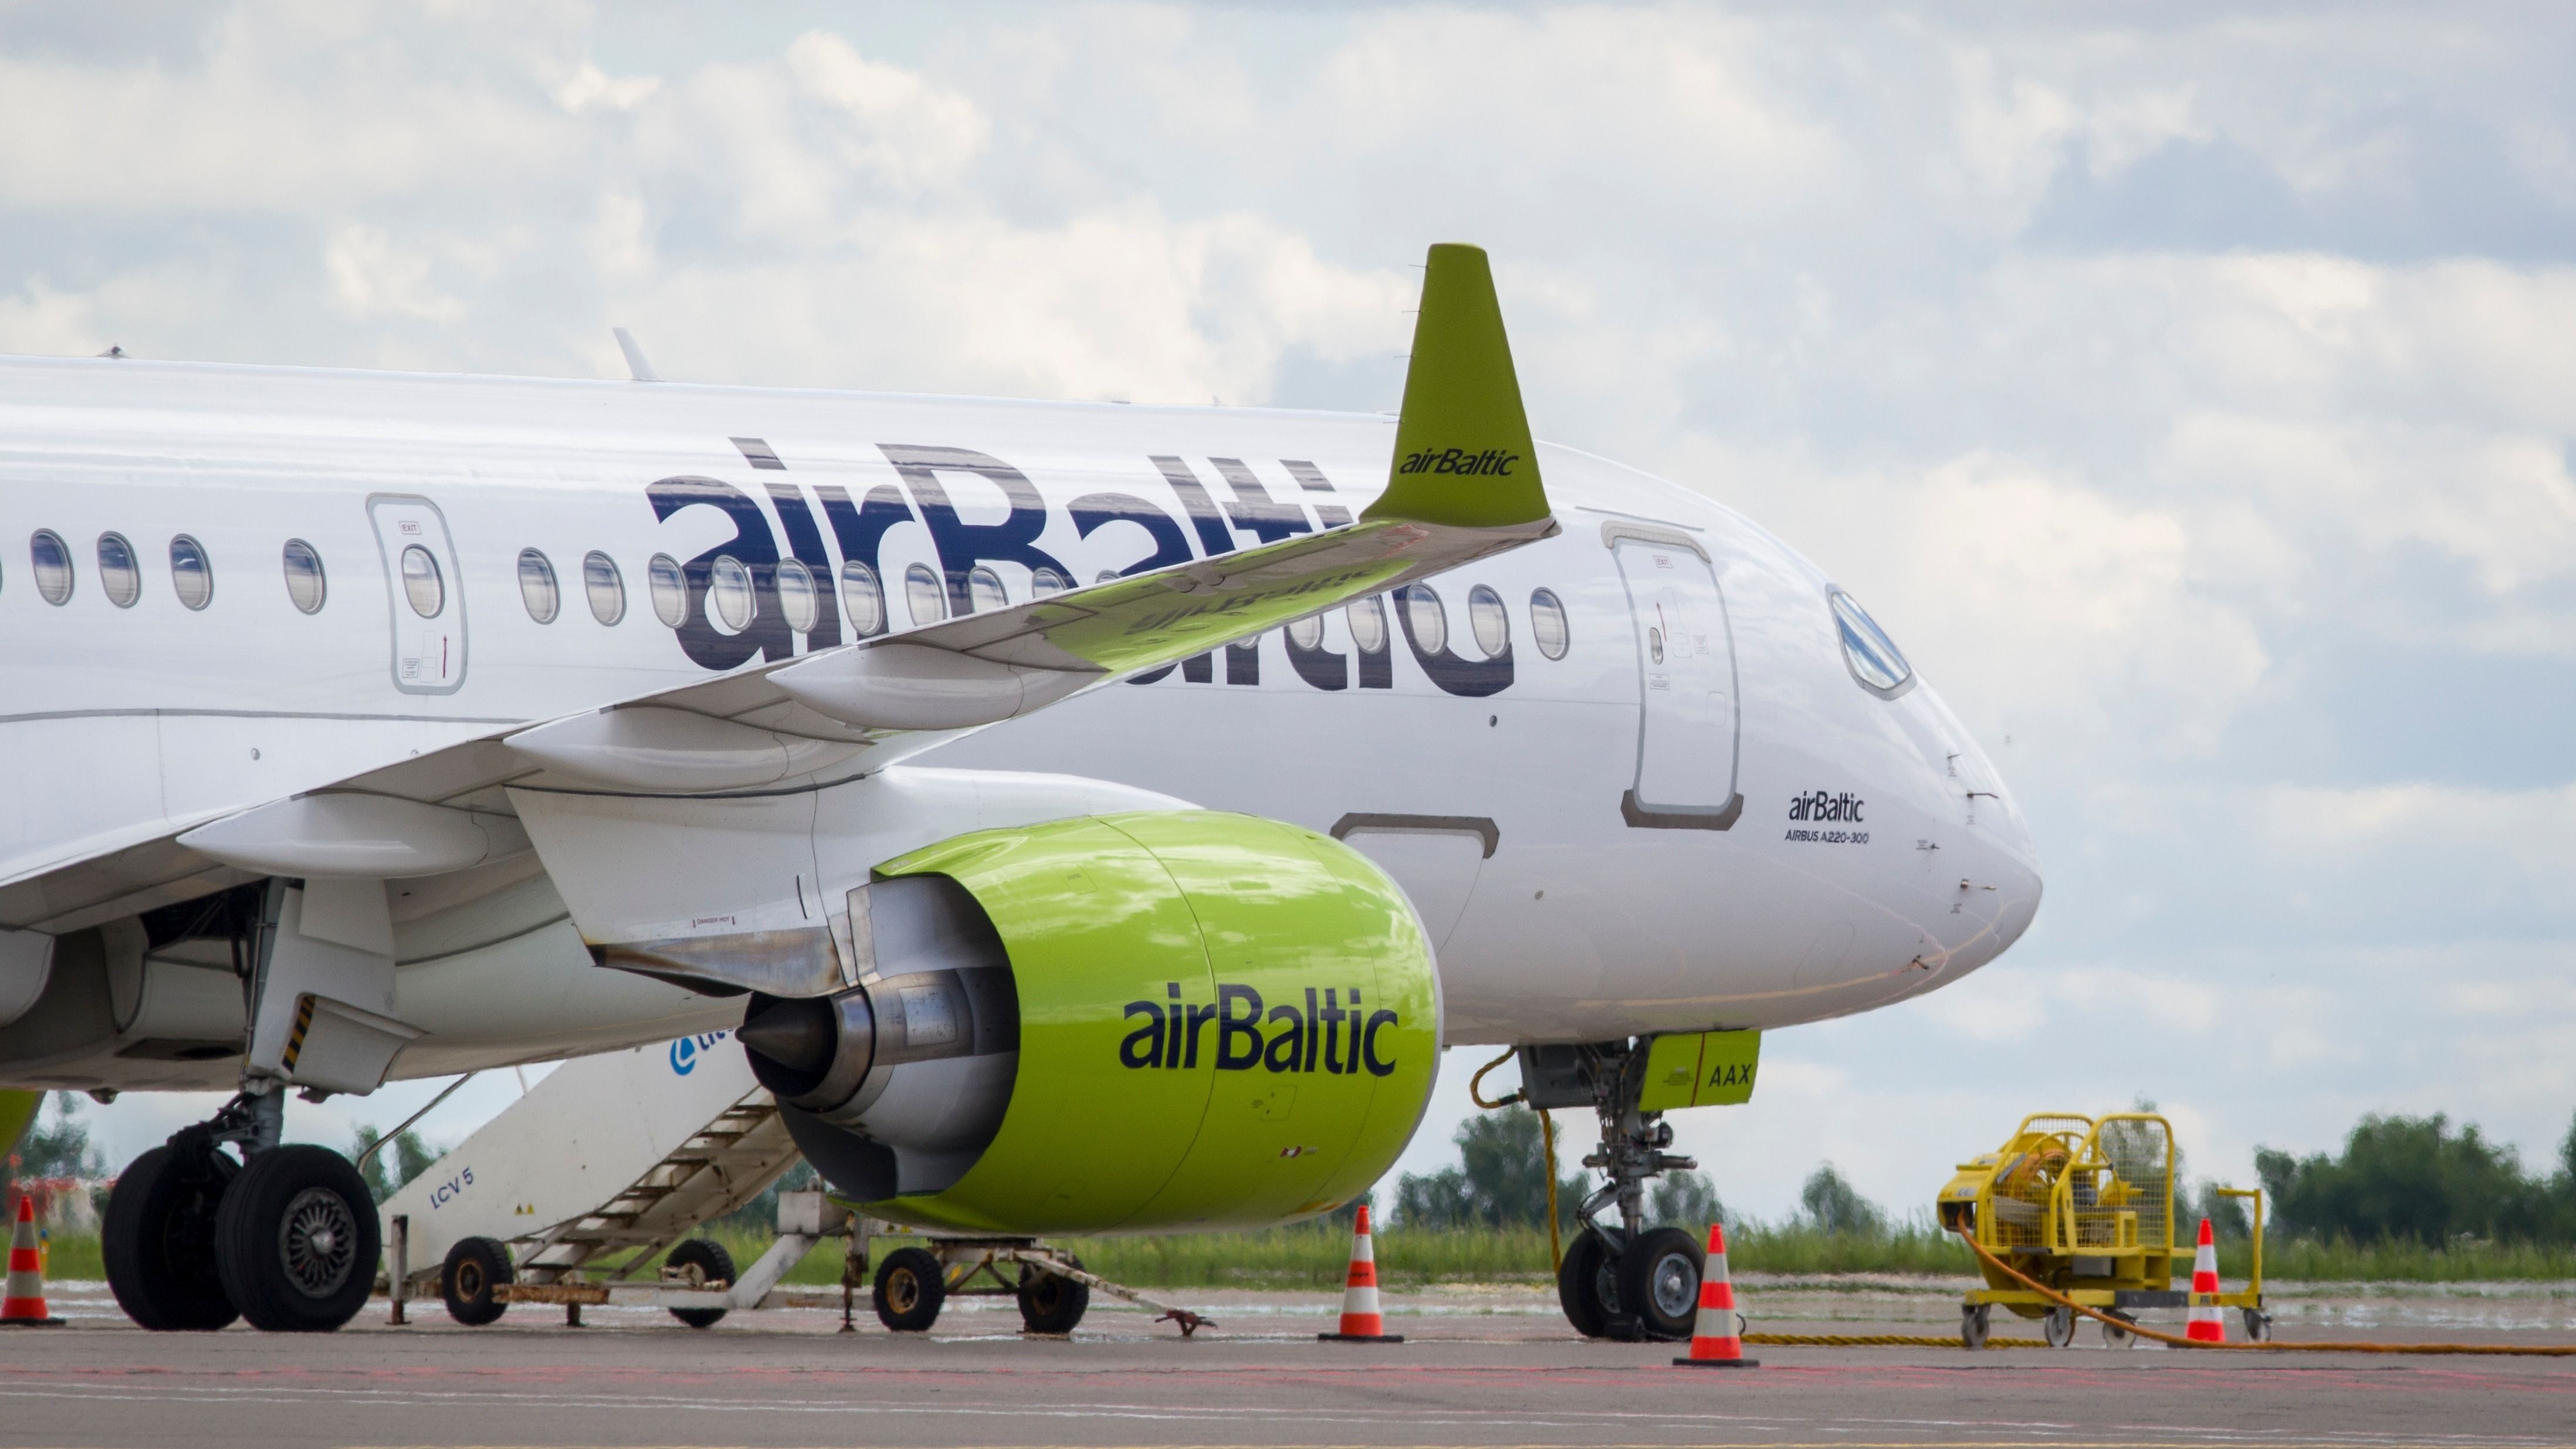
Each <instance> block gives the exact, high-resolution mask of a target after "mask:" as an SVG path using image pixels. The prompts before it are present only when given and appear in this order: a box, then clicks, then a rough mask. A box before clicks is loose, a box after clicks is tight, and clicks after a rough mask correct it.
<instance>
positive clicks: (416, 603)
mask: <svg viewBox="0 0 2576 1449" xmlns="http://www.w3.org/2000/svg"><path fill="white" fill-rule="evenodd" d="M367 516H368V518H369V519H370V520H371V521H372V522H373V523H374V524H375V528H376V547H377V549H378V550H379V551H380V552H381V553H382V554H383V556H384V561H385V587H386V590H387V592H388V594H389V597H388V598H387V599H386V605H387V607H388V608H390V609H391V610H392V618H393V674H394V688H396V689H399V690H401V691H403V692H404V693H406V694H453V693H455V692H456V691H457V690H458V689H459V688H461V687H462V686H463V685H464V683H465V590H464V587H463V586H464V582H465V577H464V571H463V570H461V569H459V568H458V567H457V563H456V545H455V542H454V541H453V540H452V539H450V538H449V537H448V534H447V519H446V517H445V516H444V515H442V514H440V512H439V511H438V505H437V504H435V503H432V502H430V501H429V500H428V499H426V498H416V497H398V496H391V495H383V494H379V495H378V496H376V497H374V498H370V499H368V500H367Z"/></svg>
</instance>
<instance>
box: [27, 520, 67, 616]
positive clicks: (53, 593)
mask: <svg viewBox="0 0 2576 1449" xmlns="http://www.w3.org/2000/svg"><path fill="white" fill-rule="evenodd" d="M27 555H28V558H29V560H30V561H31V562H33V563H34V564H35V566H36V592H37V593H39V594H42V595H44V598H45V602H46V603H48V604H62V603H68V602H70V600H71V596H72V551H71V550H70V549H68V548H65V547H64V546H63V536H62V535H61V534H59V533H56V532H54V531H53V530H52V529H50V528H40V529H37V530H36V536H35V537H33V538H31V539H28V540H27Z"/></svg>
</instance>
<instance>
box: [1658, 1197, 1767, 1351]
mask: <svg viewBox="0 0 2576 1449" xmlns="http://www.w3.org/2000/svg"><path fill="white" fill-rule="evenodd" d="M1673 1362H1674V1364H1676V1365H1677V1366H1679V1367H1682V1368H1760V1367H1761V1366H1762V1360H1760V1359H1758V1358H1746V1357H1745V1356H1744V1338H1743V1336H1742V1335H1741V1334H1740V1333H1739V1332H1737V1329H1736V1323H1735V1280H1734V1279H1733V1278H1731V1277H1728V1276H1727V1272H1726V1229H1725V1228H1724V1227H1722V1226H1720V1225H1718V1224H1716V1223H1710V1224H1709V1225H1708V1264H1707V1266H1705V1267H1703V1268H1701V1269H1700V1273H1699V1321H1698V1322H1696V1323H1694V1324H1692V1325H1691V1347H1690V1357H1688V1358H1677V1359H1674V1360H1673Z"/></svg>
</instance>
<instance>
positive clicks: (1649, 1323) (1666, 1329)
mask: <svg viewBox="0 0 2576 1449" xmlns="http://www.w3.org/2000/svg"><path fill="white" fill-rule="evenodd" d="M1706 1259H1707V1250H1706V1249H1704V1248H1702V1247H1701V1246H1700V1245H1699V1240H1698V1239H1697V1238H1696V1237H1694V1236H1692V1235H1691V1234H1690V1233H1688V1232H1685V1231H1684V1230H1682V1229H1680V1228H1656V1229H1653V1230H1652V1231H1650V1232H1646V1233H1641V1234H1639V1235H1638V1237H1637V1241H1635V1242H1634V1243H1631V1244H1629V1245H1628V1251H1626V1252H1624V1253H1621V1254H1620V1255H1619V1267H1618V1282H1619V1306H1620V1307H1621V1308H1623V1309H1630V1308H1632V1306H1633V1308H1632V1311H1633V1312H1634V1313H1635V1314H1636V1317H1637V1332H1638V1333H1639V1334H1641V1335H1643V1336H1644V1337H1645V1338H1646V1339H1648V1340H1649V1341H1661V1342H1664V1343H1674V1342H1678V1341H1680V1340H1683V1339H1687V1338H1689V1337H1690V1336H1691V1327H1692V1325H1694V1324H1695V1323H1697V1322H1698V1321H1699V1275H1700V1272H1701V1270H1702V1268H1704V1267H1705V1266H1706Z"/></svg>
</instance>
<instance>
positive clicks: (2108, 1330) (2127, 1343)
mask: <svg viewBox="0 0 2576 1449" xmlns="http://www.w3.org/2000/svg"><path fill="white" fill-rule="evenodd" d="M2105 1311H2106V1312H2108V1313H2109V1314H2110V1315H2111V1316H2112V1317H2113V1318H2116V1319H2118V1320H2120V1323H2119V1324H2118V1325H2114V1324H2109V1323H2106V1324H2103V1325H2102V1344H2103V1346H2104V1347H2106V1348H2133V1347H2135V1346H2136V1345H2137V1342H2138V1336H2137V1335H2136V1334H2135V1333H2132V1332H2131V1331H2129V1329H2128V1328H2127V1327H2126V1326H2125V1325H2127V1324H2129V1323H2132V1322H2135V1321H2136V1320H2134V1319H2132V1318H2130V1317H2129V1315H2127V1314H2125V1313H2122V1312H2121V1311H2120V1310H2118V1309H2116V1308H2112V1309H2107V1310H2105Z"/></svg>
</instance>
